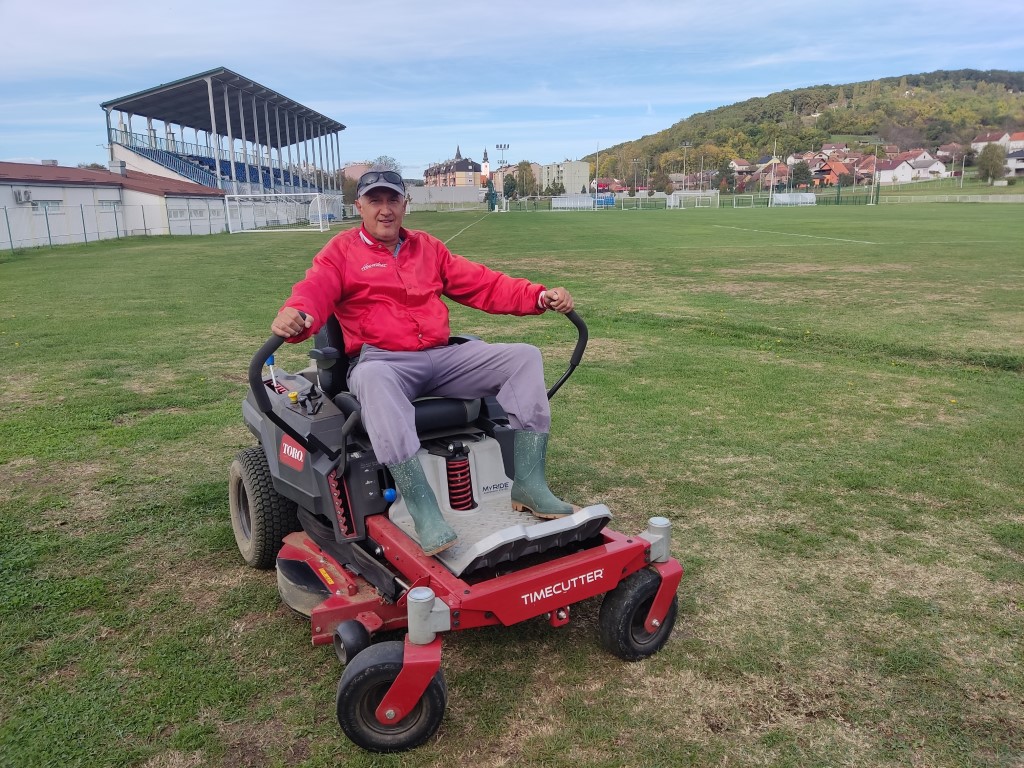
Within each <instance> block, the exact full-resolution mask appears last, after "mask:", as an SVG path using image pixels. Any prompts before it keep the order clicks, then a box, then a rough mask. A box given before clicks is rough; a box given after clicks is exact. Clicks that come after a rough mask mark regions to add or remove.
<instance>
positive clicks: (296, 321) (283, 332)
mask: <svg viewBox="0 0 1024 768" xmlns="http://www.w3.org/2000/svg"><path fill="white" fill-rule="evenodd" d="M312 327H313V316H312V315H307V314H304V313H302V312H299V310H297V309H295V308H294V307H285V308H284V309H282V310H281V311H280V312H279V313H278V314H277V317H275V318H274V322H272V323H271V324H270V330H271V331H273V332H274V333H275V334H277V335H278V336H280V337H281V338H282V339H290V338H291V337H292V336H296V335H298V334H300V333H302V332H303V331H304V330H306V329H307V328H312Z"/></svg>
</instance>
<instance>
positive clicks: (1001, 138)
mask: <svg viewBox="0 0 1024 768" xmlns="http://www.w3.org/2000/svg"><path fill="white" fill-rule="evenodd" d="M988 144H999V145H1000V146H1002V148H1003V149H1008V148H1009V144H1010V134H1009V132H1007V131H992V132H990V133H982V134H979V135H978V136H975V137H974V138H973V139H971V149H973V150H974V151H975V152H976V153H978V154H981V150H983V149H984V148H985V146H986V145H988Z"/></svg>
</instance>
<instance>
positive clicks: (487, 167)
mask: <svg viewBox="0 0 1024 768" xmlns="http://www.w3.org/2000/svg"><path fill="white" fill-rule="evenodd" d="M489 178H491V161H490V160H488V159H487V147H484V159H483V162H482V163H480V181H481V182H483V183H484V184H486V183H487V180H488V179H489Z"/></svg>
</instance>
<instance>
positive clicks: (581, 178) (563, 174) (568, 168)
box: [540, 160, 590, 195]
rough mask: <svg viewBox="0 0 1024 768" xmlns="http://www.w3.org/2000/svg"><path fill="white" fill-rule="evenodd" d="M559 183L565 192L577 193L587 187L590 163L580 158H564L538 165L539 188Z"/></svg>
mask: <svg viewBox="0 0 1024 768" xmlns="http://www.w3.org/2000/svg"><path fill="white" fill-rule="evenodd" d="M556 184H561V185H562V188H563V189H565V191H566V193H567V194H570V195H572V194H579V193H581V192H583V191H584V190H586V189H588V188H589V185H590V163H585V162H583V161H581V160H566V161H565V162H562V163H551V164H549V165H542V166H541V167H540V188H541V189H542V190H544V189H547V188H548V187H554V186H555V185H556Z"/></svg>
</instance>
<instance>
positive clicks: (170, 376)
mask: <svg viewBox="0 0 1024 768" xmlns="http://www.w3.org/2000/svg"><path fill="white" fill-rule="evenodd" d="M178 379H179V376H178V372H177V371H176V370H175V369H174V368H143V369H137V370H135V371H133V372H132V375H131V376H130V377H125V379H124V380H123V381H122V386H123V387H124V388H125V389H127V390H128V391H129V392H134V393H136V394H138V395H152V394H155V393H157V392H163V391H166V390H167V389H171V388H173V387H174V386H175V384H176V382H177V381H178Z"/></svg>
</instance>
